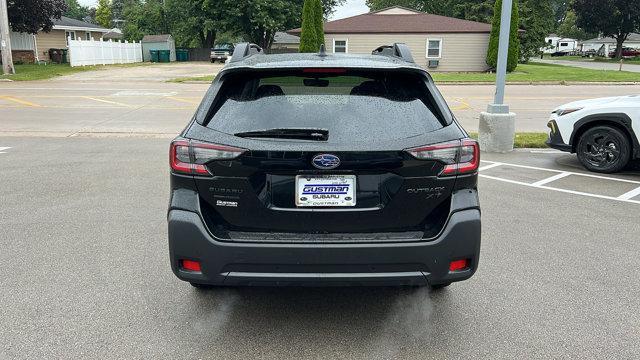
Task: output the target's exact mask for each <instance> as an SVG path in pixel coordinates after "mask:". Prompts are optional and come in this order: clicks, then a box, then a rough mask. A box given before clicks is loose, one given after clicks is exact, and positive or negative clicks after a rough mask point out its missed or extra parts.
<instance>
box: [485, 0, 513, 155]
mask: <svg viewBox="0 0 640 360" xmlns="http://www.w3.org/2000/svg"><path fill="white" fill-rule="evenodd" d="M512 9H513V0H503V1H502V10H501V16H500V38H499V42H498V64H497V69H496V93H495V97H494V100H493V104H489V106H487V111H486V112H483V113H481V114H480V124H479V138H480V148H481V149H482V150H484V151H489V152H509V151H512V150H513V140H514V136H515V127H516V114H514V113H512V112H509V105H506V104H505V103H504V88H505V82H506V78H507V56H508V54H509V32H510V29H511V11H512Z"/></svg>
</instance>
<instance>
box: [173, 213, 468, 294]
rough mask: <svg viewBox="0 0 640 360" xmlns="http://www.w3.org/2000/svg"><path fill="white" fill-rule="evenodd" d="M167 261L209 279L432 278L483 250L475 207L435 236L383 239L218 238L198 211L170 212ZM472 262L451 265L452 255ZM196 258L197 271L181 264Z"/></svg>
mask: <svg viewBox="0 0 640 360" xmlns="http://www.w3.org/2000/svg"><path fill="white" fill-rule="evenodd" d="M168 221H169V248H170V257H171V268H172V270H173V272H174V273H175V275H176V276H177V277H178V278H180V279H181V280H184V281H189V282H194V283H200V284H211V285H267V286H273V285H295V286H301V285H310V286H318V285H328V286H339V285H347V286H351V285H427V284H431V285H436V284H442V283H448V282H454V281H462V280H466V279H468V278H470V277H471V276H472V275H473V274H474V273H475V271H476V269H477V267H478V260H479V255H480V211H479V210H477V209H469V210H462V211H458V212H455V213H453V214H452V215H451V217H450V219H449V221H448V223H447V225H446V226H445V228H444V229H443V231H442V233H441V234H440V236H439V237H438V238H437V239H436V240H432V241H428V242H425V241H420V242H403V243H383V244H318V243H314V244H273V243H269V244H267V243H233V242H223V241H218V240H216V239H215V238H213V237H212V236H211V235H210V234H209V233H208V231H207V229H206V228H205V226H204V224H203V222H202V220H201V218H200V216H199V215H198V214H197V213H195V212H190V211H185V210H171V211H170V212H169V217H168ZM461 259H469V260H470V266H469V268H467V269H465V270H462V271H457V272H450V271H449V263H450V262H451V261H453V260H461ZM181 260H196V261H199V262H200V263H201V270H202V271H201V272H190V271H185V270H183V269H181V268H180V261H181Z"/></svg>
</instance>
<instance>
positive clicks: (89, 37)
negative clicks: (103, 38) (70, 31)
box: [84, 31, 91, 40]
mask: <svg viewBox="0 0 640 360" xmlns="http://www.w3.org/2000/svg"><path fill="white" fill-rule="evenodd" d="M84 39H85V40H91V32H90V31H87V32H85V33H84Z"/></svg>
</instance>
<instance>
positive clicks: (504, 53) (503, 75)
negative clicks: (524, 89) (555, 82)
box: [487, 0, 513, 114]
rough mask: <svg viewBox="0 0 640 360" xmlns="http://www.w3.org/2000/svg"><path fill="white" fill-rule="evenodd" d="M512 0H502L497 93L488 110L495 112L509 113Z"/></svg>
mask: <svg viewBox="0 0 640 360" xmlns="http://www.w3.org/2000/svg"><path fill="white" fill-rule="evenodd" d="M512 8H513V3H512V0H503V1H502V13H501V17H500V38H499V39H500V40H499V42H498V66H497V68H496V93H495V97H494V100H493V104H490V105H489V107H488V108H487V111H488V112H490V113H493V114H508V113H509V105H505V104H504V87H505V83H506V79H507V61H508V60H507V58H508V56H509V32H510V31H511V10H512Z"/></svg>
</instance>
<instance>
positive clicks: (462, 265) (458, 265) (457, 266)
mask: <svg viewBox="0 0 640 360" xmlns="http://www.w3.org/2000/svg"><path fill="white" fill-rule="evenodd" d="M468 267H469V260H468V259H464V260H456V261H452V262H450V263H449V271H460V270H465V269H466V268H468Z"/></svg>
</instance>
